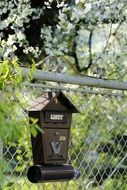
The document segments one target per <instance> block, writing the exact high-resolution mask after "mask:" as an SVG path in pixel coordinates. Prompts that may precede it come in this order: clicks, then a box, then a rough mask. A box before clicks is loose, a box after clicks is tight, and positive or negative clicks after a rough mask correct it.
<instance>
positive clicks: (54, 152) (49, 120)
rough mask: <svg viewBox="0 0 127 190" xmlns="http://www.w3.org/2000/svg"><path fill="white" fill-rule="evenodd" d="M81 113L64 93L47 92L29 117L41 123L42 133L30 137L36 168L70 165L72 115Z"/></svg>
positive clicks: (32, 107)
mask: <svg viewBox="0 0 127 190" xmlns="http://www.w3.org/2000/svg"><path fill="white" fill-rule="evenodd" d="M78 112H79V111H78V110H77V109H76V108H75V106H74V105H73V104H72V103H71V102H70V101H69V100H68V99H67V97H66V96H65V95H64V94H63V93H62V92H61V91H56V92H46V93H44V94H43V95H42V96H41V97H39V98H37V99H36V100H35V101H34V102H33V103H32V105H31V106H30V108H29V109H28V113H29V117H31V118H36V119H38V125H39V127H40V128H41V129H42V130H43V133H42V132H39V131H38V133H37V136H36V137H33V136H31V140H32V152H33V162H34V165H52V164H53V165H62V164H64V163H66V162H67V159H68V156H67V155H68V145H69V134H70V127H71V118H72V113H78ZM67 168H68V166H67Z"/></svg>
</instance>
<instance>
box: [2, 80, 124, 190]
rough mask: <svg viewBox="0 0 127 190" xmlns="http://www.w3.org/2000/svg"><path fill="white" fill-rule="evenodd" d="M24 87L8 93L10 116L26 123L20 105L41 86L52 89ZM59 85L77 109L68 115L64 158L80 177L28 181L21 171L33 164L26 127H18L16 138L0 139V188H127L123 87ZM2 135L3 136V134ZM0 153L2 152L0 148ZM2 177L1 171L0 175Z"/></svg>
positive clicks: (30, 98) (32, 98)
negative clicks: (0, 180) (20, 131)
mask: <svg viewBox="0 0 127 190" xmlns="http://www.w3.org/2000/svg"><path fill="white" fill-rule="evenodd" d="M35 86H37V85H36V84H35V85H34V86H26V87H24V88H23V90H22V92H20V93H17V94H13V95H12V96H13V99H14V101H15V106H14V108H15V109H13V111H12V112H11V113H10V114H9V116H8V118H7V119H10V117H11V116H14V117H17V120H18V119H19V118H23V121H24V123H27V122H28V116H27V113H26V112H25V109H26V108H27V106H28V105H29V103H30V102H31V101H32V100H34V99H35V98H36V97H37V96H40V95H41V94H42V93H43V92H44V91H47V90H50V91H51V90H55V89H51V88H50V87H49V86H46V85H44V86H43V88H42V86H41V87H39V86H38V88H37V87H35ZM59 88H61V90H62V91H63V93H64V94H66V96H67V97H68V98H69V99H70V100H71V101H72V102H73V103H74V105H75V106H76V107H77V108H78V109H79V110H80V113H77V114H73V118H72V128H71V137H70V145H69V157H68V162H71V163H72V165H73V166H74V167H76V168H78V169H79V170H80V173H81V175H80V177H79V179H77V180H72V181H69V182H53V183H41V184H32V183H30V182H29V181H28V179H27V176H26V173H27V169H28V167H29V166H30V165H32V164H33V163H32V153H31V152H32V151H31V142H30V129H29V127H28V125H26V128H27V129H24V128H23V130H24V131H23V135H22V137H20V139H19V141H18V142H15V143H14V142H13V143H6V141H5V142H4V143H3V142H2V141H0V143H1V146H0V147H1V150H2V147H3V162H2V163H3V170H2V174H4V177H3V183H2V184H1V189H3V190H8V189H14V190H18V189H22V190H27V189H30V190H40V189H46V190H47V189H49V190H50V189H52V190H53V189H54V190H59V189H62V190H63V189H65V190H72V189H73V190H74V189H76V190H77V189H82V190H90V189H91V190H100V189H102V190H109V189H110V190H125V189H127V178H126V176H127V129H126V125H127V124H126V115H127V101H126V94H125V93H124V92H121V91H119V92H117V91H113V90H101V89H95V90H93V89H86V88H85V87H82V88H80V89H79V88H78V89H71V88H70V89H69V88H67V87H66V88H62V87H59ZM6 138H7V137H5V139H6ZM0 152H1V153H0V154H2V151H0ZM0 177H1V176H0Z"/></svg>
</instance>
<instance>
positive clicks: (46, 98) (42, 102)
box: [27, 91, 79, 113]
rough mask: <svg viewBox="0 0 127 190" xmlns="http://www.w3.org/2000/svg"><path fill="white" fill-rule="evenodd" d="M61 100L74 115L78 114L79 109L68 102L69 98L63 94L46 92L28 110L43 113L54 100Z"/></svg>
mask: <svg viewBox="0 0 127 190" xmlns="http://www.w3.org/2000/svg"><path fill="white" fill-rule="evenodd" d="M55 97H56V98H57V97H58V98H59V99H60V102H61V103H62V104H63V105H64V106H65V107H66V108H67V109H68V110H70V111H71V112H72V113H78V112H79V111H78V110H77V108H76V107H75V106H74V105H73V104H72V103H71V102H70V100H68V98H67V97H66V96H65V95H64V94H63V93H62V92H61V91H55V92H45V93H44V94H42V96H40V97H38V98H37V99H36V100H34V101H33V102H32V104H31V105H30V107H29V108H28V109H27V110H28V111H29V112H32V111H43V110H44V109H45V108H46V106H47V105H48V104H49V103H50V102H51V101H52V100H53V99H54V98H55Z"/></svg>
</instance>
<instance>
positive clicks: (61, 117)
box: [45, 111, 68, 122]
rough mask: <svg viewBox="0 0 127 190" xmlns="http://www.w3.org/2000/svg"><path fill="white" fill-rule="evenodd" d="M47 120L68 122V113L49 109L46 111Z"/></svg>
mask: <svg viewBox="0 0 127 190" xmlns="http://www.w3.org/2000/svg"><path fill="white" fill-rule="evenodd" d="M45 122H68V114H67V113H64V112H52V111H48V112H46V113H45Z"/></svg>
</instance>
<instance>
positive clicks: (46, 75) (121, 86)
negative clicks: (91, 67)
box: [21, 67, 127, 90]
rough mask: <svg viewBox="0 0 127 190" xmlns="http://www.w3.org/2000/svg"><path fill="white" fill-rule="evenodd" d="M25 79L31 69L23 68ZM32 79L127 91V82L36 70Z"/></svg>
mask: <svg viewBox="0 0 127 190" xmlns="http://www.w3.org/2000/svg"><path fill="white" fill-rule="evenodd" d="M21 70H22V73H23V77H27V76H29V74H30V71H31V70H30V69H27V68H22V67H21ZM32 78H33V79H37V80H43V81H52V82H61V83H68V84H76V85H84V86H90V87H97V88H107V89H115V90H127V82H119V81H115V80H107V79H98V78H94V77H90V76H72V75H68V74H62V73H56V72H54V73H53V72H45V71H41V70H35V71H33V73H32Z"/></svg>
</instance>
